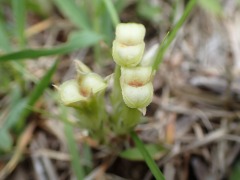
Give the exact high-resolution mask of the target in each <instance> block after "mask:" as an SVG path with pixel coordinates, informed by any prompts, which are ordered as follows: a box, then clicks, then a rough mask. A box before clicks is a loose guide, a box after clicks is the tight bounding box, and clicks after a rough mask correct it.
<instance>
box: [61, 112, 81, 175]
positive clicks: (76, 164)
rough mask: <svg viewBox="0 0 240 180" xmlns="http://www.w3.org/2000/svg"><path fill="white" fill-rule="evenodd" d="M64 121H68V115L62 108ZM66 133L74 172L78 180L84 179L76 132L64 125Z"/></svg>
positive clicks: (69, 126)
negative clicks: (75, 137) (75, 136)
mask: <svg viewBox="0 0 240 180" xmlns="http://www.w3.org/2000/svg"><path fill="white" fill-rule="evenodd" d="M61 118H62V119H65V121H67V113H66V111H64V108H62V117H61ZM64 131H65V136H66V140H67V144H68V149H69V153H70V155H71V165H72V168H73V171H74V173H75V175H76V176H77V179H84V176H85V172H84V169H83V166H82V164H81V161H80V159H81V158H80V156H79V151H78V147H77V144H76V141H75V139H74V131H73V127H72V126H71V125H69V124H67V123H65V124H64Z"/></svg>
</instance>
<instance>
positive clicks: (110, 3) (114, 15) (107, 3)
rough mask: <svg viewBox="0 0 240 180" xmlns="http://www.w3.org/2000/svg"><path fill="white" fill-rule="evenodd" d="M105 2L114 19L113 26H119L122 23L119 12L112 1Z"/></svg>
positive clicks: (105, 0)
mask: <svg viewBox="0 0 240 180" xmlns="http://www.w3.org/2000/svg"><path fill="white" fill-rule="evenodd" d="M103 2H104V4H105V6H106V8H107V10H108V13H109V15H110V17H111V19H112V22H113V24H114V25H115V26H117V24H119V23H120V20H119V17H118V14H117V11H116V9H115V7H114V5H113V2H112V1H111V0H103Z"/></svg>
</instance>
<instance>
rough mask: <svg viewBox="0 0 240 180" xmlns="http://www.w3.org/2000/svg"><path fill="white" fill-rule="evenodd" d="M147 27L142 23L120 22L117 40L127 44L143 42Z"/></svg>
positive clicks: (117, 29)
mask: <svg viewBox="0 0 240 180" xmlns="http://www.w3.org/2000/svg"><path fill="white" fill-rule="evenodd" d="M145 33H146V29H145V27H144V26H143V25H142V24H136V23H120V24H118V25H117V28H116V40H117V41H118V42H120V43H122V44H124V45H126V46H128V45H130V46H131V45H136V44H140V43H142V42H143V39H144V36H145Z"/></svg>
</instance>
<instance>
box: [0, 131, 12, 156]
mask: <svg viewBox="0 0 240 180" xmlns="http://www.w3.org/2000/svg"><path fill="white" fill-rule="evenodd" d="M12 145H13V141H12V137H11V136H10V134H9V132H8V131H7V130H6V129H0V152H1V151H5V152H6V151H9V150H10V149H11V147H12Z"/></svg>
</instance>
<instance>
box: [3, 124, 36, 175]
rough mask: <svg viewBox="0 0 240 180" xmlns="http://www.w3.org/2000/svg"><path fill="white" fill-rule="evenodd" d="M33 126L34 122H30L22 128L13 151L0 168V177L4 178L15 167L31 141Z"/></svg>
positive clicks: (34, 125)
mask: <svg viewBox="0 0 240 180" xmlns="http://www.w3.org/2000/svg"><path fill="white" fill-rule="evenodd" d="M35 127H36V124H35V122H32V123H30V124H29V125H28V126H27V128H26V129H25V130H24V132H23V133H22V135H21V136H20V138H19V140H18V143H17V147H16V150H15V151H14V154H13V156H12V158H11V160H10V161H9V162H8V163H7V164H6V165H5V166H4V167H3V169H1V170H0V179H5V178H6V177H7V176H8V175H9V174H10V173H11V172H12V171H13V170H14V169H15V167H16V166H17V164H18V162H19V160H20V158H21V156H22V154H23V152H24V150H25V148H26V146H27V145H28V143H29V142H30V141H31V138H32V135H33V132H34V129H35Z"/></svg>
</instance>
